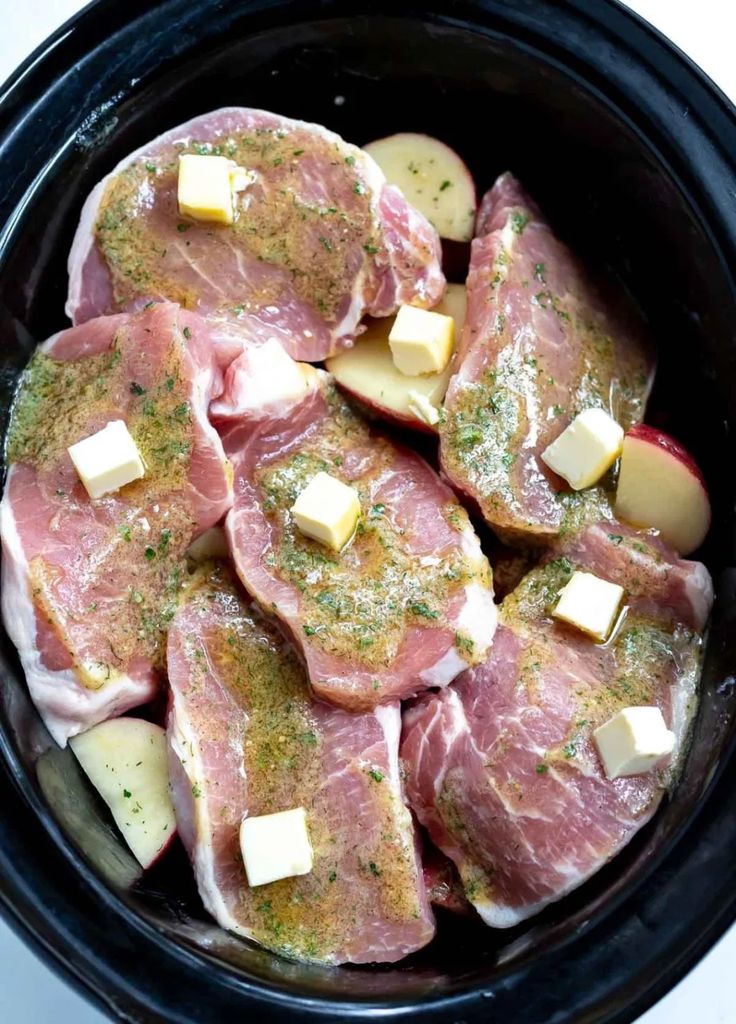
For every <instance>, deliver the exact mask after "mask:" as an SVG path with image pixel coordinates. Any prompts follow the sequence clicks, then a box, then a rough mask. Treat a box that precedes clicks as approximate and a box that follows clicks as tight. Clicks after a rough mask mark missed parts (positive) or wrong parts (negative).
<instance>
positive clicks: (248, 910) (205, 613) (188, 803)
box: [168, 566, 434, 964]
mask: <svg viewBox="0 0 736 1024" xmlns="http://www.w3.org/2000/svg"><path fill="white" fill-rule="evenodd" d="M168 664H169V676H170V680H171V689H172V701H171V707H170V712H169V720H168V738H169V747H170V762H171V777H172V792H173V798H174V805H175V808H176V812H177V819H178V824H179V829H180V833H181V836H182V839H183V840H184V843H185V845H186V847H187V850H188V852H189V855H190V858H191V860H192V863H193V865H194V870H195V874H196V877H197V884H198V886H199V891H200V893H201V895H202V899H203V901H204V904H205V906H206V907H207V909H208V910H209V911H210V913H211V914H212V915H213V916H214V917H215V918H216V919H217V921H218V923H219V924H220V925H222V927H224V928H228V929H229V930H231V931H234V932H237V933H238V934H239V935H242V936H244V937H246V938H250V939H253V940H255V941H256V942H259V943H261V944H262V945H264V946H267V947H268V948H270V949H273V950H276V951H278V952H280V953H282V954H284V955H286V956H294V957H298V958H303V959H309V960H317V961H323V962H327V963H333V964H334V963H344V962H351V963H370V962H392V961H394V960H398V959H400V958H401V957H404V956H406V955H407V954H409V953H411V952H413V951H414V950H416V949H419V948H420V947H421V946H423V945H425V944H426V943H427V942H429V940H430V939H431V938H432V936H433V934H434V922H433V919H432V913H431V910H430V908H429V903H428V900H427V894H426V890H425V887H424V881H423V877H422V872H421V865H420V862H419V858H418V855H417V850H416V845H415V837H414V829H413V825H412V820H411V815H410V814H409V811H408V810H407V808H406V806H405V804H404V802H403V798H402V792H401V781H400V778H399V770H398V769H399V765H398V743H399V730H400V717H399V707H398V705H397V704H392V705H387V706H384V707H381V708H378V709H376V710H375V711H372V712H367V713H366V714H360V715H353V714H349V713H347V712H345V711H341V710H340V709H338V708H334V707H332V706H330V705H327V704H323V703H320V702H314V701H312V700H311V697H310V693H309V687H308V685H307V681H306V678H305V675H304V670H303V668H302V666H301V664H300V663H299V661H298V659H297V658H296V656H295V654H294V652H293V650H292V649H291V647H290V646H289V645H288V644H287V643H286V642H285V641H284V640H283V638H282V637H281V636H280V634H279V633H278V632H277V631H276V630H275V628H274V627H273V626H272V625H270V624H268V623H267V622H265V621H264V619H263V618H262V617H261V616H260V615H259V614H258V613H257V612H256V611H255V610H254V609H253V608H252V607H249V606H248V604H247V603H246V602H245V600H244V598H243V597H242V596H241V594H240V593H239V590H238V588H237V587H236V585H235V584H234V582H233V581H232V579H231V578H230V577H229V574H228V572H227V570H224V569H223V568H222V567H219V568H218V567H214V566H210V567H209V568H208V569H205V570H203V571H202V573H201V575H200V578H199V579H198V581H197V582H195V584H194V585H193V586H192V587H190V589H188V591H187V593H186V595H185V599H184V602H183V603H182V605H181V607H180V608H179V611H178V612H177V615H176V617H175V619H174V622H173V624H172V628H171V632H170V634H169V647H168ZM292 807H304V808H305V810H306V814H307V827H308V831H309V836H310V842H311V844H312V848H313V854H314V864H313V869H312V871H311V872H310V873H309V874H307V875H301V876H297V877H292V878H286V879H282V880H281V881H278V882H271V883H269V884H267V885H262V886H257V887H256V888H249V886H248V884H247V879H246V876H245V871H244V868H243V863H242V858H241V856H240V848H239V828H240V823H241V820H242V818H243V816H244V815H246V814H247V815H259V814H270V813H273V812H275V811H281V810H288V809H289V808H292Z"/></svg>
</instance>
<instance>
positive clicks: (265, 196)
mask: <svg viewBox="0 0 736 1024" xmlns="http://www.w3.org/2000/svg"><path fill="white" fill-rule="evenodd" d="M186 153H198V154H203V155H206V154H214V155H220V156H225V157H227V158H230V159H231V160H233V161H234V162H235V163H236V164H238V165H239V166H241V167H243V168H244V169H245V170H246V172H248V175H249V178H250V183H249V184H248V186H247V187H246V188H245V189H244V190H243V191H242V192H240V193H238V194H237V199H236V216H235V220H234V222H233V224H232V225H223V224H216V223H205V222H197V221H195V220H191V219H187V218H185V217H181V216H180V215H179V211H178V205H177V174H178V159H179V156H180V155H182V154H186ZM443 289H444V277H443V275H442V271H441V269H440V244H439V239H438V237H437V233H436V231H435V230H434V228H433V227H432V226H431V225H430V224H429V222H428V221H427V220H425V218H424V217H423V216H422V215H421V214H420V213H418V212H417V211H416V210H415V209H414V208H413V207H412V206H410V205H409V204H408V203H407V202H406V200H405V199H404V197H403V196H402V194H401V192H399V190H398V189H396V188H394V187H393V186H389V185H387V183H386V179H385V177H384V175H383V173H382V171H381V170H380V169H379V167H378V165H377V164H376V163H375V162H374V161H373V160H372V159H371V158H370V157H369V156H368V155H367V154H366V153H364V152H363V151H362V150H360V149H358V148H357V147H356V146H351V145H349V144H348V143H346V142H343V140H342V139H341V138H340V137H339V136H338V135H335V134H334V133H333V132H330V131H328V130H327V129H326V128H322V127H321V126H320V125H314V124H307V123H305V122H303V121H295V120H292V119H291V118H288V117H281V116H279V115H277V114H271V113H268V112H266V111H263V110H250V109H247V108H244V107H227V108H224V109H222V110H216V111H214V112H212V113H209V114H205V115H203V116H201V117H197V118H195V119H194V120H192V121H188V122H187V123H186V124H183V125H180V126H179V127H177V128H173V129H171V130H170V131H168V132H166V134H164V135H162V136H160V137H159V138H158V139H155V140H153V141H152V142H150V143H148V144H146V145H145V146H143V147H142V148H141V149H139V150H137V151H136V152H135V153H133V154H131V155H130V156H129V157H126V158H125V159H124V160H123V161H122V162H121V163H120V164H118V166H117V167H116V168H115V169H114V170H113V171H112V172H111V173H110V174H109V175H108V176H107V177H106V178H104V179H103V180H102V181H101V182H100V183H99V184H98V185H97V186H96V187H95V188H94V190H93V191H92V193H91V194H90V196H89V198H88V199H87V201H86V203H85V205H84V209H83V211H82V216H81V221H80V224H79V227H78V229H77V233H76V236H75V238H74V243H73V245H72V249H71V253H70V256H69V296H68V300H67V305H66V311H67V314H68V316H70V317H71V319H72V321H73V322H74V323H83V322H84V321H85V320H89V319H90V317H94V316H99V315H101V314H103V313H115V312H119V311H120V310H122V309H126V308H129V307H130V306H131V305H132V306H135V305H140V304H141V303H144V302H146V301H148V300H149V299H158V298H167V299H172V300H174V301H176V302H179V303H181V305H182V306H184V307H186V308H188V309H194V310H197V311H198V312H200V313H210V314H213V315H216V316H218V317H227V318H230V319H232V320H234V321H235V322H237V323H240V324H242V325H243V326H245V327H247V329H248V332H249V334H250V335H251V337H256V338H260V339H267V338H270V337H278V338H279V340H280V341H281V343H282V344H283V345H284V347H285V348H286V349H287V351H289V352H290V353H291V355H293V356H294V357H296V358H299V359H307V360H320V359H324V358H325V357H326V356H329V355H331V354H332V353H334V352H336V351H338V350H339V349H341V348H344V347H346V346H349V345H350V344H352V341H353V338H354V337H355V335H356V333H357V332H358V331H359V323H360V320H361V318H362V317H363V315H364V314H371V315H372V316H386V315H387V314H389V313H392V312H394V311H395V310H396V309H397V307H398V306H399V305H400V304H401V303H404V302H413V303H415V304H418V305H422V306H432V305H434V304H435V303H436V302H438V301H439V299H440V298H441V297H442V292H443Z"/></svg>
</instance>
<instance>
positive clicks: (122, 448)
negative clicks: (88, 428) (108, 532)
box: [68, 420, 145, 498]
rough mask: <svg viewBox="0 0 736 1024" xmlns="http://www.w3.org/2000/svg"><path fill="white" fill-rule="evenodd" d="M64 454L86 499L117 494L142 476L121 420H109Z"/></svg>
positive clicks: (124, 425) (140, 467)
mask: <svg viewBox="0 0 736 1024" xmlns="http://www.w3.org/2000/svg"><path fill="white" fill-rule="evenodd" d="M68 451H69V457H70V458H71V460H72V463H73V464H74V468H75V469H76V471H77V474H78V476H79V479H80V480H81V481H82V483H83V484H84V486H85V487H86V489H87V494H89V496H90V498H101V497H102V495H103V494H110V493H111V492H112V491H117V490H119V489H120V488H121V487H124V486H125V484H129V483H131V482H132V481H133V480H140V479H141V477H142V476H143V475H144V473H145V466H144V465H143V459H142V458H141V456H140V452H139V451H138V448H137V447H136V443H135V441H134V440H133V438H132V437H131V436H130V432H129V430H128V427H127V424H126V423H125V422H124V421H123V420H112V421H111V422H110V423H108V424H107V426H106V427H103V428H102V430H98V431H97V433H96V434H92V435H91V436H90V437H85V438H84V440H83V441H77V443H76V444H73V445H71V446H70V448H69V449H68Z"/></svg>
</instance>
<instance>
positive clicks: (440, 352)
mask: <svg viewBox="0 0 736 1024" xmlns="http://www.w3.org/2000/svg"><path fill="white" fill-rule="evenodd" d="M388 343H389V347H390V348H391V355H392V357H393V361H394V365H395V366H396V368H397V370H399V371H400V372H401V373H403V374H404V375H405V376H407V377H418V376H420V375H421V374H423V373H440V372H441V371H442V370H444V368H445V367H446V366H447V364H448V363H449V361H450V358H451V357H452V350H453V347H454V344H455V321H454V319H453V318H452V317H451V316H445V314H444V313H435V312H433V311H432V310H430V309H419V308H418V307H417V306H401V307H400V308H399V312H398V313H397V314H396V319H395V320H394V323H393V327H392V328H391V332H390V333H389V336H388Z"/></svg>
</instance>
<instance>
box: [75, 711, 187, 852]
mask: <svg viewBox="0 0 736 1024" xmlns="http://www.w3.org/2000/svg"><path fill="white" fill-rule="evenodd" d="M69 743H70V746H71V748H72V750H73V751H74V754H75V755H76V757H77V760H78V761H79V763H80V765H81V766H82V768H83V769H84V771H85V774H86V775H87V777H88V778H89V780H90V782H91V783H92V785H93V786H94V787H95V789H96V790H97V792H98V793H99V794H100V796H101V797H102V799H103V800H104V801H105V803H106V804H107V806H108V807H109V808H110V813H111V814H112V816H113V818H114V819H115V824H116V825H117V826H118V828H119V829H120V831H121V833H122V835H123V838H124V839H125V841H126V843H127V844H128V846H129V847H130V849H131V852H132V853H133V855H134V856H135V858H136V860H137V861H138V863H139V864H140V865H141V867H142V868H144V869H147V868H150V867H151V866H152V865H153V864H155V863H156V861H158V860H159V858H160V857H162V856H163V854H164V853H165V851H166V850H167V849H168V847H169V845H170V844H171V842H172V840H173V838H174V836H175V835H176V820H175V818H174V808H173V806H172V803H171V797H170V795H169V770H168V764H167V755H166V734H165V732H164V730H163V729H162V728H161V726H160V725H154V724H153V723H152V722H147V721H145V720H144V719H142V718H113V719H111V720H110V721H107V722H101V723H100V724H99V725H95V726H93V728H91V729H88V730H87V732H83V733H81V734H80V735H79V736H75V737H74V738H73V739H71V740H70V741H69Z"/></svg>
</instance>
